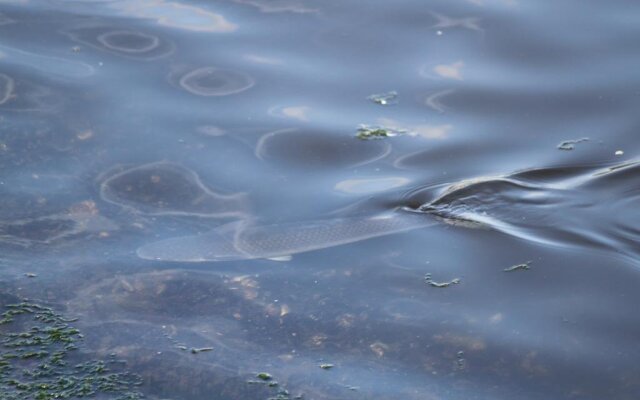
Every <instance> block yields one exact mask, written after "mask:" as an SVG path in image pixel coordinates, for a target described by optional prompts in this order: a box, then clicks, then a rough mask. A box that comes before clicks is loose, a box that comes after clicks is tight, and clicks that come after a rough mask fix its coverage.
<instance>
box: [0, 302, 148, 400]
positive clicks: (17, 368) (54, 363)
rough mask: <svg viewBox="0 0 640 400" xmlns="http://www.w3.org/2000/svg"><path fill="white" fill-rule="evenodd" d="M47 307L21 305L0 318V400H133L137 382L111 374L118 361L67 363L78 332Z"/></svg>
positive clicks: (136, 395) (133, 377) (138, 395)
mask: <svg viewBox="0 0 640 400" xmlns="http://www.w3.org/2000/svg"><path fill="white" fill-rule="evenodd" d="M74 321H75V320H74V319H66V318H64V317H63V316H62V315H60V314H58V313H56V312H55V311H54V310H53V309H51V308H49V307H44V306H41V305H38V304H35V303H30V302H27V301H24V302H22V303H18V304H9V305H6V306H5V311H4V312H3V313H2V314H1V315H0V393H2V399H3V400H53V399H72V398H78V397H89V396H95V395H97V394H108V395H110V398H112V399H114V400H139V399H141V398H143V396H142V394H141V393H140V392H138V391H136V390H135V387H137V386H139V385H140V384H141V383H142V382H141V378H140V377H139V376H138V375H135V374H131V373H128V372H126V371H114V369H115V364H119V363H120V362H119V361H118V360H116V359H115V358H114V357H115V356H112V357H111V358H110V359H108V360H107V361H103V360H90V361H85V362H83V363H80V364H75V365H71V364H70V363H69V353H70V352H72V351H74V350H76V349H77V348H78V345H79V343H80V342H81V341H82V339H83V335H82V333H80V331H79V330H78V329H76V328H75V327H73V326H71V325H70V323H72V322H74ZM31 324H33V326H31V327H28V326H29V325H31Z"/></svg>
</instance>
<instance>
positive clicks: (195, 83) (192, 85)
mask: <svg viewBox="0 0 640 400" xmlns="http://www.w3.org/2000/svg"><path fill="white" fill-rule="evenodd" d="M178 84H179V85H180V87H181V88H183V89H185V90H186V91H188V92H189V93H192V94H195V95H198V96H227V95H230V94H235V93H240V92H243V91H245V90H247V89H249V88H250V87H252V86H253V85H254V84H255V82H254V80H253V79H252V78H251V77H250V76H248V75H246V74H244V73H242V72H236V71H230V70H225V69H220V68H215V67H202V68H198V69H195V70H193V71H191V72H188V73H186V74H185V75H183V76H182V77H181V78H180V80H179V81H178Z"/></svg>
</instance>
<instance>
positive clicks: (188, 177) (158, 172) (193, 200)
mask: <svg viewBox="0 0 640 400" xmlns="http://www.w3.org/2000/svg"><path fill="white" fill-rule="evenodd" d="M101 179H102V183H101V185H100V196H101V197H102V199H103V200H105V201H107V202H110V203H113V204H117V205H120V206H123V207H127V208H130V209H132V210H135V211H137V212H140V213H143V214H149V215H191V216H200V217H230V216H239V215H243V212H244V210H245V208H246V207H245V195H244V194H241V193H236V194H219V193H216V192H214V191H212V190H210V189H209V188H207V187H206V186H205V185H204V184H203V183H202V182H201V181H200V177H199V176H198V175H197V174H196V173H195V172H193V171H192V170H190V169H187V168H185V167H183V166H181V165H178V164H174V163H170V162H155V163H150V164H144V165H141V166H138V167H132V168H116V169H114V170H111V171H108V172H107V173H105V174H103V176H102V177H101Z"/></svg>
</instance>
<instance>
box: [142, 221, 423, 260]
mask: <svg viewBox="0 0 640 400" xmlns="http://www.w3.org/2000/svg"><path fill="white" fill-rule="evenodd" d="M435 223H436V222H435V221H434V220H433V219H432V218H431V217H430V216H429V215H426V214H421V213H414V212H409V211H406V210H397V211H394V212H391V213H387V214H383V215H378V216H373V217H371V216H368V217H365V216H363V217H348V218H333V219H326V220H319V221H300V222H293V223H286V224H273V225H250V224H248V223H246V222H235V223H231V224H227V225H223V226H221V227H220V228H218V229H214V230H212V231H210V232H208V233H204V234H201V235H192V236H182V237H176V238H170V239H165V240H161V241H159V242H156V243H151V244H148V245H144V246H142V247H140V248H139V249H138V250H137V254H138V256H139V257H140V258H143V259H148V260H158V261H180V262H207V261H231V260H247V259H256V258H277V257H283V256H287V255H292V254H297V253H303V252H307V251H312V250H319V249H324V248H328V247H333V246H339V245H343V244H348V243H354V242H359V241H362V240H366V239H371V238H375V237H379V236H384V235H390V234H393V233H399V232H404V231H409V230H412V229H417V228H423V227H426V226H429V225H433V224H435Z"/></svg>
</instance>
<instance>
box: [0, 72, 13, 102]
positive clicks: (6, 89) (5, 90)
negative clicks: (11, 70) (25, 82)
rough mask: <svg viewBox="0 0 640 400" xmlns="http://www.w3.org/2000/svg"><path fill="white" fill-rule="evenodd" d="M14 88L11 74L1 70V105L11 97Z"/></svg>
mask: <svg viewBox="0 0 640 400" xmlns="http://www.w3.org/2000/svg"><path fill="white" fill-rule="evenodd" d="M14 88H15V82H14V80H13V79H12V78H11V77H10V76H8V75H5V74H3V73H1V72H0V105H2V104H4V103H6V102H7V101H9V100H10V99H11V96H12V95H13V90H14Z"/></svg>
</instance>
